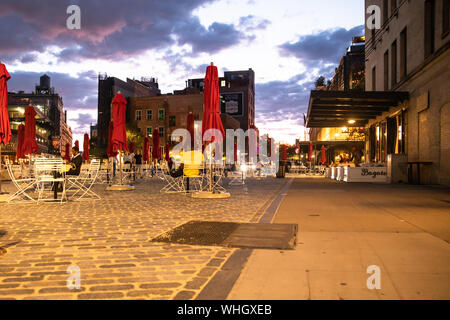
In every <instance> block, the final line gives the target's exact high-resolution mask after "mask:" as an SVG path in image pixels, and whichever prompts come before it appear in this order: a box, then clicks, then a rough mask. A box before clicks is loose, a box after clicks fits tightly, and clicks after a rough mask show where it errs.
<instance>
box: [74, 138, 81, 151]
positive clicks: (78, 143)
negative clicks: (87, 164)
mask: <svg viewBox="0 0 450 320" xmlns="http://www.w3.org/2000/svg"><path fill="white" fill-rule="evenodd" d="M75 147H77V148H78V150H80V142H79V141H78V140H75Z"/></svg>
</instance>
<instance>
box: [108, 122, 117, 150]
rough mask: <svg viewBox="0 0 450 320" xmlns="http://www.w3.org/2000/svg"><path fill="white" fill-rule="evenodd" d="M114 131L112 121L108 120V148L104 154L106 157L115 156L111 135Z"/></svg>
mask: <svg viewBox="0 0 450 320" xmlns="http://www.w3.org/2000/svg"><path fill="white" fill-rule="evenodd" d="M113 131H114V124H113V122H112V121H110V122H109V127H108V148H107V149H106V155H107V156H108V158H113V157H115V156H117V152H115V151H113V143H112V135H113Z"/></svg>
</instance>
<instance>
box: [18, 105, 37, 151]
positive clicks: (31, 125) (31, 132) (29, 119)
mask: <svg viewBox="0 0 450 320" xmlns="http://www.w3.org/2000/svg"><path fill="white" fill-rule="evenodd" d="M36 115H37V113H36V110H34V108H33V106H28V107H27V108H26V110H25V134H24V139H23V145H22V152H23V154H24V155H28V154H36V153H37V152H38V150H39V146H38V144H37V142H36V118H35V117H36Z"/></svg>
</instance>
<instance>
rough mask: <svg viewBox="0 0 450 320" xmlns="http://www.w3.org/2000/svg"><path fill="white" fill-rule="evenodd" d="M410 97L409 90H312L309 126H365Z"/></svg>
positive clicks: (307, 124)
mask: <svg viewBox="0 0 450 320" xmlns="http://www.w3.org/2000/svg"><path fill="white" fill-rule="evenodd" d="M407 99H409V93H408V92H397V91H322V90H312V91H311V95H310V98H309V106H308V114H307V119H306V127H307V128H332V127H342V126H350V125H351V126H352V127H364V126H365V125H366V124H367V122H368V121H369V119H374V118H376V117H377V116H379V115H381V114H382V113H383V112H385V111H389V108H391V107H395V106H398V104H399V103H401V102H402V101H405V100H407Z"/></svg>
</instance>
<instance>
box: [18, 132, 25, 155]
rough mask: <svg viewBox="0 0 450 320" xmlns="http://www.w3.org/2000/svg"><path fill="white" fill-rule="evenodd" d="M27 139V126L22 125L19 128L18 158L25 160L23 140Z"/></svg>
mask: <svg viewBox="0 0 450 320" xmlns="http://www.w3.org/2000/svg"><path fill="white" fill-rule="evenodd" d="M24 138H25V126H24V125H23V124H20V125H19V127H18V128H17V148H16V158H17V159H25V154H24V153H23V150H22V149H23V140H24Z"/></svg>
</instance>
